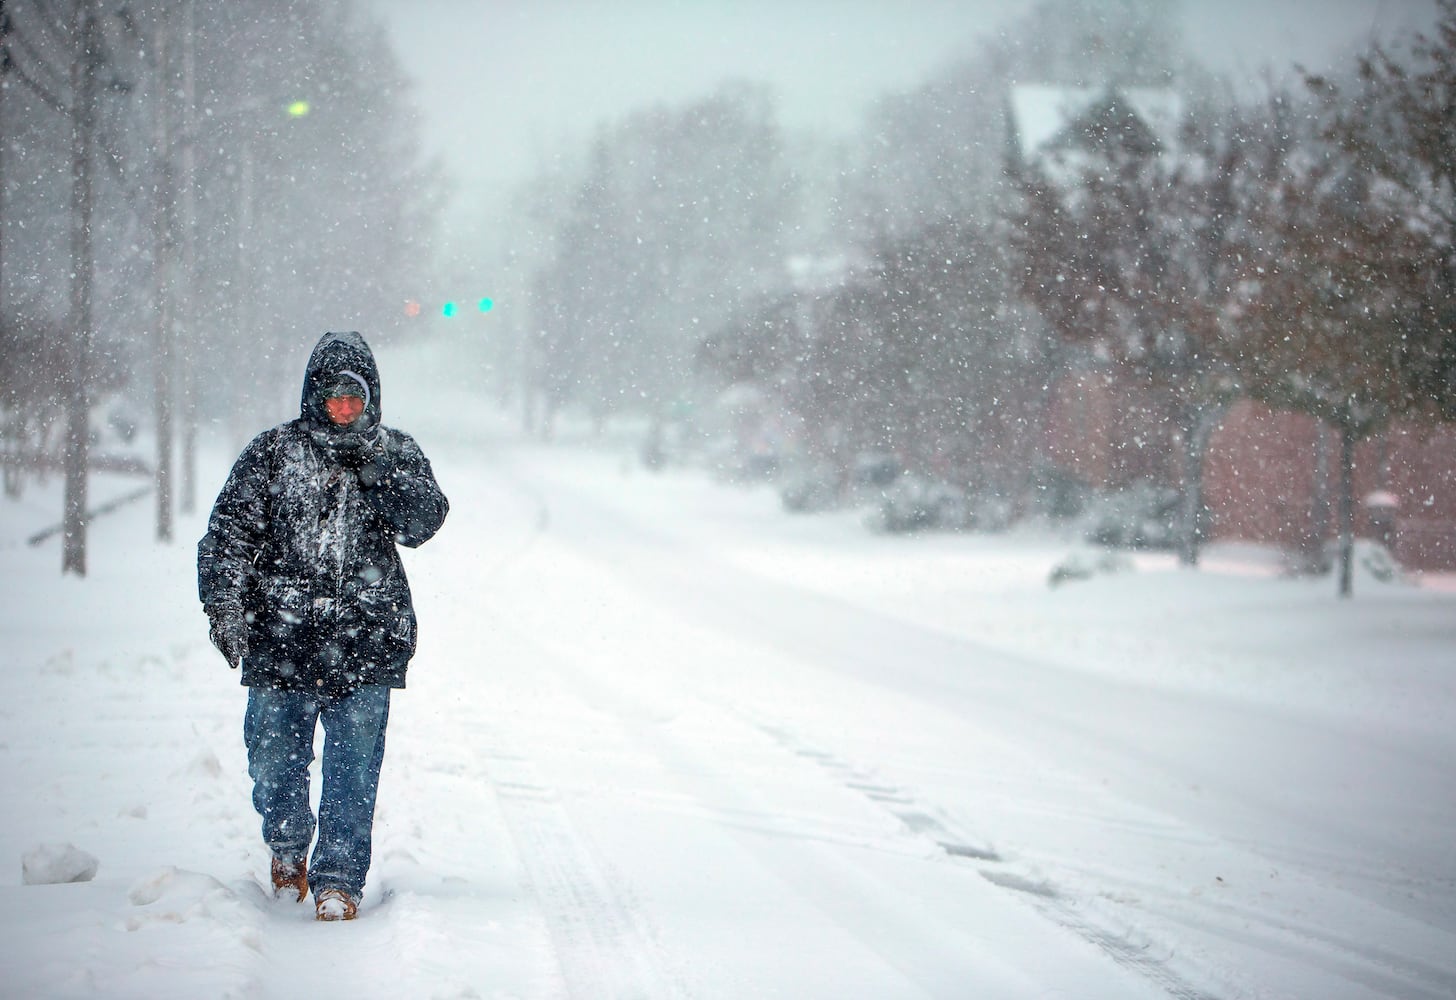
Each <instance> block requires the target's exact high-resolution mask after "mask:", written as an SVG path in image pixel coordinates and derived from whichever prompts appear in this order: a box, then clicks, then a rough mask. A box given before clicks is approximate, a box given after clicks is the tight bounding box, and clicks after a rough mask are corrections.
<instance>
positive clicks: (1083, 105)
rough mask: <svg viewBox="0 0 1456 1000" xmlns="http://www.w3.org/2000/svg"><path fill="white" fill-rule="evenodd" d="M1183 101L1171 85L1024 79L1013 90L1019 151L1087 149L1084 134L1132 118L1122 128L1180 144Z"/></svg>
mask: <svg viewBox="0 0 1456 1000" xmlns="http://www.w3.org/2000/svg"><path fill="white" fill-rule="evenodd" d="M1182 115H1183V102H1182V100H1181V99H1180V98H1179V96H1178V95H1177V94H1175V93H1173V92H1172V91H1171V90H1163V89H1154V88H1150V87H1126V88H1112V87H1055V86H1044V85H1038V84H1023V85H1019V86H1016V87H1013V88H1012V89H1011V116H1012V128H1013V129H1014V137H1015V142H1016V151H1017V154H1018V155H1019V156H1020V157H1021V159H1022V160H1023V161H1024V162H1026V161H1031V160H1035V159H1038V158H1040V157H1043V156H1046V155H1048V154H1050V153H1053V152H1054V151H1056V150H1067V149H1076V148H1086V146H1087V140H1086V138H1085V135H1086V133H1087V132H1088V131H1089V130H1090V129H1092V128H1094V127H1096V126H1098V125H1099V123H1100V124H1101V125H1102V126H1103V127H1105V126H1106V125H1107V124H1108V123H1109V119H1120V118H1124V117H1126V118H1128V119H1130V120H1129V121H1127V123H1126V125H1125V126H1124V129H1123V131H1124V133H1125V134H1126V135H1129V136H1132V137H1134V138H1133V141H1139V142H1141V141H1143V140H1145V139H1151V140H1152V142H1153V143H1154V144H1155V148H1157V149H1160V150H1163V151H1170V150H1174V149H1176V148H1177V138H1178V125H1179V122H1180V120H1181V119H1182Z"/></svg>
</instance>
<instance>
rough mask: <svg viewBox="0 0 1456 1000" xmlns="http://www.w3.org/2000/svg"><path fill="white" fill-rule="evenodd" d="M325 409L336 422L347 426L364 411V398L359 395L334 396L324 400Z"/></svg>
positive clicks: (340, 425) (338, 424)
mask: <svg viewBox="0 0 1456 1000" xmlns="http://www.w3.org/2000/svg"><path fill="white" fill-rule="evenodd" d="M324 411H325V412H326V413H328V415H329V420H330V421H332V422H333V423H334V424H336V425H337V426H339V427H347V426H349V425H350V424H352V423H353V422H354V421H356V420H358V419H359V414H361V413H363V412H364V400H362V399H360V398H359V397H358V396H333V397H331V398H329V399H326V400H324Z"/></svg>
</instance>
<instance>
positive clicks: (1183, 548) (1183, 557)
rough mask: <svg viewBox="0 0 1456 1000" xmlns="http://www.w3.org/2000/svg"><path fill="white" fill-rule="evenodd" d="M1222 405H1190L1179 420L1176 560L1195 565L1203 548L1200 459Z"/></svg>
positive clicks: (1201, 472) (1222, 408) (1202, 456)
mask: <svg viewBox="0 0 1456 1000" xmlns="http://www.w3.org/2000/svg"><path fill="white" fill-rule="evenodd" d="M1224 409H1225V406H1224V405H1223V404H1217V405H1213V406H1194V407H1191V408H1190V410H1189V411H1188V412H1187V414H1186V416H1185V419H1184V421H1183V425H1184V426H1183V442H1184V446H1183V509H1182V515H1181V519H1180V524H1179V526H1178V533H1179V539H1178V562H1179V563H1181V564H1182V565H1184V566H1197V565H1198V559H1199V556H1200V555H1201V554H1202V551H1203V541H1204V538H1203V460H1204V458H1205V457H1206V456H1207V454H1208V442H1209V439H1211V438H1212V437H1213V431H1214V429H1215V428H1216V427H1217V426H1218V425H1219V422H1220V421H1221V420H1222V419H1223V412H1224Z"/></svg>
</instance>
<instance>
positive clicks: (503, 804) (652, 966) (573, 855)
mask: <svg viewBox="0 0 1456 1000" xmlns="http://www.w3.org/2000/svg"><path fill="white" fill-rule="evenodd" d="M488 771H489V773H490V774H491V776H492V777H491V781H492V784H493V785H494V787H495V790H496V793H497V796H498V798H499V802H500V808H501V811H502V813H503V814H504V816H505V819H506V823H507V825H508V826H509V827H510V830H511V834H512V837H513V838H514V840H515V842H516V846H517V850H518V852H519V854H520V858H521V862H522V864H523V866H524V868H525V870H526V877H527V879H528V882H529V884H530V886H531V888H532V889H534V891H535V892H536V894H537V896H538V898H539V900H540V902H541V905H542V908H543V910H544V912H545V918H546V922H547V926H548V927H549V929H550V933H551V938H552V941H553V944H554V945H555V948H556V954H557V958H558V960H559V962H560V965H561V973H562V976H563V978H564V979H565V981H566V984H567V989H568V990H569V991H570V993H571V995H572V996H573V997H578V998H580V1000H597V998H600V997H612V998H621V1000H631V998H638V997H641V998H653V1000H656V998H660V997H661V998H670V997H678V996H683V995H684V994H683V993H682V991H681V990H680V989H678V987H677V986H676V985H675V984H674V983H673V981H672V979H671V978H670V977H669V976H668V975H667V973H666V971H665V968H664V963H663V961H662V958H661V956H660V954H659V952H658V948H657V946H656V944H655V941H654V935H653V934H652V933H651V932H650V930H649V928H648V927H647V926H646V917H645V914H643V913H642V912H641V910H640V908H639V907H637V906H636V905H634V904H633V903H632V902H631V901H630V899H629V898H628V897H627V894H625V893H624V892H623V891H622V889H621V887H619V886H616V885H614V884H612V881H611V880H610V879H609V878H608V877H607V876H606V875H605V874H604V871H603V867H602V866H601V865H600V864H599V863H598V862H597V860H596V857H595V852H594V851H593V849H592V847H591V845H590V844H589V843H588V842H587V840H586V839H585V837H583V836H582V835H581V834H580V833H579V832H578V830H577V829H576V827H575V826H574V824H573V823H572V821H571V817H570V815H569V813H568V811H567V809H566V806H565V804H564V803H563V801H562V797H561V794H560V792H559V791H558V790H556V789H555V788H554V787H552V786H551V785H550V784H549V783H548V782H547V781H546V780H545V779H544V778H543V776H542V774H541V773H540V771H539V769H538V768H537V767H536V765H535V764H534V763H533V762H532V761H531V760H530V759H528V758H527V757H525V756H522V755H520V754H518V753H515V752H511V751H509V750H499V749H498V750H496V751H495V752H494V753H493V754H492V756H491V757H490V758H489V761H488Z"/></svg>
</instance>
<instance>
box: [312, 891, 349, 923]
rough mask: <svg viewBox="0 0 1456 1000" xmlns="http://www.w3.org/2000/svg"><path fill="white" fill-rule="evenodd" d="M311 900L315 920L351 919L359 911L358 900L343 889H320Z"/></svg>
mask: <svg viewBox="0 0 1456 1000" xmlns="http://www.w3.org/2000/svg"><path fill="white" fill-rule="evenodd" d="M313 902H314V918H315V919H317V920H353V919H354V916H355V914H357V913H358V912H359V901H358V900H357V899H355V898H354V897H353V896H351V895H350V894H349V893H348V892H347V891H345V890H343V889H320V890H319V891H318V892H316V893H314V894H313Z"/></svg>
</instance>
